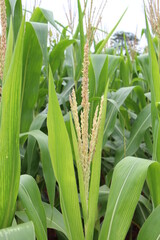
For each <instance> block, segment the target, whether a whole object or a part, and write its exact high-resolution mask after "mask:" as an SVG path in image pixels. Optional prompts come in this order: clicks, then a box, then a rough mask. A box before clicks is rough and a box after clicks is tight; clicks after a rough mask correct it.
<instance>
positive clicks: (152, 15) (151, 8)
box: [147, 0, 160, 38]
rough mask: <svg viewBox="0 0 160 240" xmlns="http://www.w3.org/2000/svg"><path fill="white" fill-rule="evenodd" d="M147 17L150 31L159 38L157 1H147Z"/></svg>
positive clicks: (159, 21)
mask: <svg viewBox="0 0 160 240" xmlns="http://www.w3.org/2000/svg"><path fill="white" fill-rule="evenodd" d="M147 15H148V19H149V22H150V24H151V27H152V31H153V33H154V34H156V35H157V36H158V37H159V38H160V11H159V0H148V7H147Z"/></svg>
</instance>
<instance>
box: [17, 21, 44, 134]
mask: <svg viewBox="0 0 160 240" xmlns="http://www.w3.org/2000/svg"><path fill="white" fill-rule="evenodd" d="M41 67H42V50H41V47H40V44H39V41H38V38H37V35H36V33H35V30H34V28H33V26H32V24H31V23H29V22H28V23H26V32H25V39H24V52H23V83H22V102H21V133H23V132H27V131H28V130H29V127H30V124H31V122H32V120H33V109H34V106H35V103H36V100H37V97H38V88H39V80H40V73H41ZM33 80H34V81H33Z"/></svg>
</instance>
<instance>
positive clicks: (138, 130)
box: [116, 104, 151, 162]
mask: <svg viewBox="0 0 160 240" xmlns="http://www.w3.org/2000/svg"><path fill="white" fill-rule="evenodd" d="M150 125H151V105H150V104H148V105H147V106H146V107H145V108H144V109H143V110H142V111H141V112H140V113H139V115H138V116H137V119H136V121H135V122H134V124H133V126H132V129H131V134H130V138H129V139H128V141H127V143H126V147H125V149H124V146H122V147H120V149H119V150H118V151H117V154H116V162H118V161H120V160H121V159H122V158H123V157H124V156H129V155H133V154H134V153H135V152H136V151H137V149H138V148H139V145H140V143H141V141H142V139H143V137H144V133H145V131H146V130H147V129H148V128H149V126H150Z"/></svg>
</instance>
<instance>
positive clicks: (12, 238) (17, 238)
mask: <svg viewBox="0 0 160 240" xmlns="http://www.w3.org/2000/svg"><path fill="white" fill-rule="evenodd" d="M22 239H23V240H28V239H30V240H35V232H34V225H33V223H32V222H27V223H23V224H19V225H17V226H16V227H9V228H5V229H2V230H0V240H22Z"/></svg>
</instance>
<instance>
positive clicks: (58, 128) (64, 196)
mask: <svg viewBox="0 0 160 240" xmlns="http://www.w3.org/2000/svg"><path fill="white" fill-rule="evenodd" d="M47 125H48V140H49V150H50V155H51V160H52V164H53V169H54V173H55V176H56V179H57V182H58V184H59V190H60V200H61V208H62V213H63V216H64V220H65V224H66V229H67V235H68V238H69V239H77V240H78V239H79V240H83V239H84V235H83V229H82V222H81V216H80V208H79V201H78V193H77V185H76V179H75V173H74V167H73V158H72V151H71V146H70V140H69V137H68V133H67V130H66V127H65V123H64V120H63V116H62V113H61V109H60V107H59V103H58V99H57V96H56V91H55V87H54V83H53V76H52V72H51V69H50V72H49V107H48V118H47ZM73 209H74V211H73Z"/></svg>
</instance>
